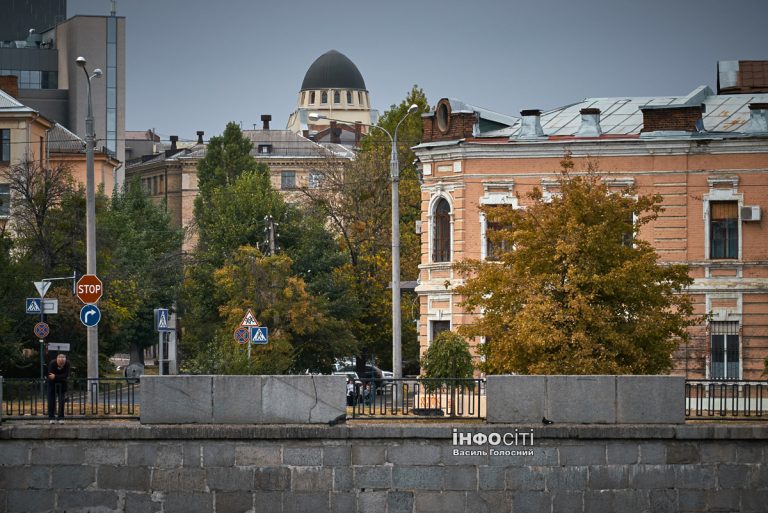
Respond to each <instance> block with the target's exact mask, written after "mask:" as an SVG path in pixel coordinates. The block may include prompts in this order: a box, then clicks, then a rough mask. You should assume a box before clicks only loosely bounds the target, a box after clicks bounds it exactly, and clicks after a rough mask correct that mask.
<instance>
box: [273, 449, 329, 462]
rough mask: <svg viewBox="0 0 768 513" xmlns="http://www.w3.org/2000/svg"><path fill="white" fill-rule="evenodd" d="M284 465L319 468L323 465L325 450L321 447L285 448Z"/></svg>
mask: <svg viewBox="0 0 768 513" xmlns="http://www.w3.org/2000/svg"><path fill="white" fill-rule="evenodd" d="M283 464H284V465H296V466H304V467H319V466H320V465H322V464H323V449H322V448H320V447H284V448H283Z"/></svg>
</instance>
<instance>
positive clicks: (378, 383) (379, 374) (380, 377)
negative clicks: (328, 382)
mask: <svg viewBox="0 0 768 513" xmlns="http://www.w3.org/2000/svg"><path fill="white" fill-rule="evenodd" d="M334 374H337V375H338V374H341V375H347V374H354V375H355V377H356V379H358V380H367V381H370V380H373V385H374V386H375V387H376V388H377V389H378V390H381V389H383V388H384V385H385V382H384V372H383V371H382V370H381V369H379V368H378V367H376V366H375V365H366V366H365V372H364V373H363V375H362V376H360V375H358V374H357V371H356V368H355V367H354V366H347V367H344V368H343V369H341V370H339V371H336V372H334Z"/></svg>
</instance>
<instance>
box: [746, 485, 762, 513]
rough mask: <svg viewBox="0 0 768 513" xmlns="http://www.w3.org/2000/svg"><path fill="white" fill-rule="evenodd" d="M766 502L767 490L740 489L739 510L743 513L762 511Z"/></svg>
mask: <svg viewBox="0 0 768 513" xmlns="http://www.w3.org/2000/svg"><path fill="white" fill-rule="evenodd" d="M766 504H768V490H757V491H755V490H742V493H741V511H742V512H743V513H764V512H765V505H766Z"/></svg>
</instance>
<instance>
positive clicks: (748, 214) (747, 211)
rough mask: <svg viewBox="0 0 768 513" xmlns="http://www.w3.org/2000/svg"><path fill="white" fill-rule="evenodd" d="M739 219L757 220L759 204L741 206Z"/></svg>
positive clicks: (758, 218)
mask: <svg viewBox="0 0 768 513" xmlns="http://www.w3.org/2000/svg"><path fill="white" fill-rule="evenodd" d="M741 220H742V221H759V220H760V206H759V205H753V206H748V207H741Z"/></svg>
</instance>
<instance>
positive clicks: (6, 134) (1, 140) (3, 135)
mask: <svg viewBox="0 0 768 513" xmlns="http://www.w3.org/2000/svg"><path fill="white" fill-rule="evenodd" d="M10 160H11V130H10V129H9V128H3V129H2V130H0V162H8V161H10Z"/></svg>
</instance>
